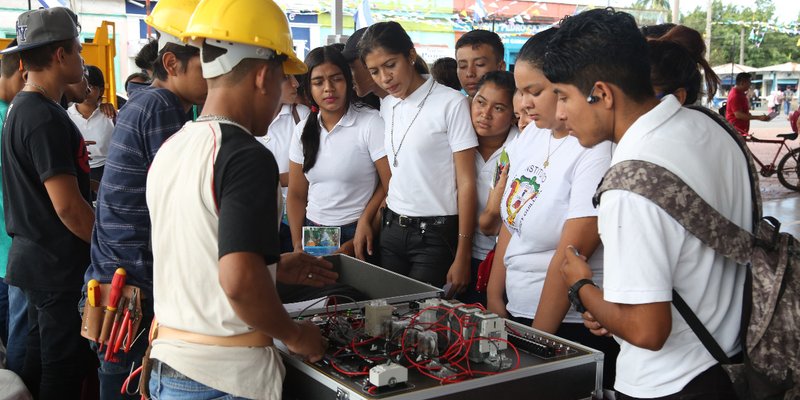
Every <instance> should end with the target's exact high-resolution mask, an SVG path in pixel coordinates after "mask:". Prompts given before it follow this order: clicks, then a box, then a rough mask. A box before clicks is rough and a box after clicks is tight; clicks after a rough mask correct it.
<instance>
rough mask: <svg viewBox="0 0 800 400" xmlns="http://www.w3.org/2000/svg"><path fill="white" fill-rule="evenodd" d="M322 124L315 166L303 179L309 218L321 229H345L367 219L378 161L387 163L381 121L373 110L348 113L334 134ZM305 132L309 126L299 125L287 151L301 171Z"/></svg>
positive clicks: (376, 178) (358, 110)
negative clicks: (367, 208) (360, 218)
mask: <svg viewBox="0 0 800 400" xmlns="http://www.w3.org/2000/svg"><path fill="white" fill-rule="evenodd" d="M318 121H319V120H318ZM321 122H322V121H319V123H320V128H319V129H320V134H319V135H320V138H319V139H320V144H319V152H318V153H317V162H316V164H314V167H313V168H311V170H309V171H308V172H306V173H305V176H306V179H307V180H308V205H307V206H306V218H308V219H309V220H311V221H313V222H315V223H317V224H320V225H327V226H341V225H347V224H349V223H352V222H355V221H358V218H359V217H361V215H362V214H363V213H364V209H365V208H366V206H367V203H369V199H370V198H371V197H372V195H373V193H375V187H376V186H377V184H378V180H379V179H380V178H379V177H378V171H377V169H375V161H377V160H379V159H381V158H383V157H386V150H385V148H384V146H383V120H382V119H381V116H380V114H378V112H377V111H376V110H373V109H371V108H367V107H350V109H349V110H348V111H347V113H345V115H344V116H342V119H340V120H339V122H338V123H337V124H336V126H334V128H333V129H332V130H331V131H330V132H328V130H327V129H325V127H324V126H322V123H321ZM305 126H306V120H303V121H301V122H300V123H299V124H297V128H296V129H295V133H294V139H293V140H292V146H291V149H290V151H289V159H290V160H291V161H292V162H293V163H297V164H300V165H302V164H303V161H304V159H305V158H304V157H303V144H302V143H301V141H300V137H301V136H302V134H303V128H304V127H305Z"/></svg>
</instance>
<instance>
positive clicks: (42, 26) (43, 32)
mask: <svg viewBox="0 0 800 400" xmlns="http://www.w3.org/2000/svg"><path fill="white" fill-rule="evenodd" d="M77 21H78V16H77V15H75V13H74V12H72V10H70V9H69V8H64V7H53V8H40V9H38V10H32V11H26V12H24V13H22V14H20V16H19V18H17V45H16V46H14V47H9V48H7V49H5V50H3V51H0V54H8V53H16V52H18V51H23V50H28V49H34V48H37V47H41V46H44V45H46V44H50V43H54V42H58V41H60V40H67V39H74V38H76V37H78V34H79V32H78V25H77Z"/></svg>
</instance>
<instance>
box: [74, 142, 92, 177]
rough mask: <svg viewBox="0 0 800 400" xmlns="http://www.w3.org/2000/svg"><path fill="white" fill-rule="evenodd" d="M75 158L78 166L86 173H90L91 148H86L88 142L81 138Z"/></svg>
mask: <svg viewBox="0 0 800 400" xmlns="http://www.w3.org/2000/svg"><path fill="white" fill-rule="evenodd" d="M75 160H76V162H77V163H78V166H79V167H81V171H83V172H84V173H87V174H88V173H89V171H90V169H89V150H87V149H86V142H85V141H84V140H83V138H81V142H80V143H79V144H78V154H75Z"/></svg>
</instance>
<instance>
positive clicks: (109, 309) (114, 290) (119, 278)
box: [100, 268, 127, 355]
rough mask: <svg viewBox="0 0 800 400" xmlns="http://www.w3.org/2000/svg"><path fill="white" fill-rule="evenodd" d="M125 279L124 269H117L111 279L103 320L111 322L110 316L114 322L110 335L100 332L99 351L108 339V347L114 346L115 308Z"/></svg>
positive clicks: (116, 317)
mask: <svg viewBox="0 0 800 400" xmlns="http://www.w3.org/2000/svg"><path fill="white" fill-rule="evenodd" d="M126 277H127V273H126V272H125V268H117V270H116V271H115V272H114V278H112V279H111V292H110V293H109V295H108V303H106V317H105V319H106V320H111V319H112V317H111V315H114V317H113V321H114V322H113V325H112V329H111V334H110V335H109V336H105V335H104V333H105V332H102V333H101V335H100V337H101V339H102V340H101V341H100V349H101V350H102V349H103V341H105V339H106V338H107V339H108V344H109V347H111V345H112V344H114V333H115V330H114V328H113V327H114V326H115V325H116V324H117V320H118V316H117V307H118V306H119V301H120V298H121V297H122V288H123V287H125V278H126ZM103 325H106V323H105V321H104V322H103ZM107 350H108V349H107ZM106 355H108V351H106Z"/></svg>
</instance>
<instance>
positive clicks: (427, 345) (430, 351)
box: [417, 331, 439, 357]
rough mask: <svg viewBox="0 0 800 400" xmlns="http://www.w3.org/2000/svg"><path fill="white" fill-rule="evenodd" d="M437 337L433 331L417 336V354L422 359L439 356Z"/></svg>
mask: <svg viewBox="0 0 800 400" xmlns="http://www.w3.org/2000/svg"><path fill="white" fill-rule="evenodd" d="M438 343H439V335H438V334H436V332H434V331H423V332H420V333H418V334H417V353H418V354H419V355H420V356H424V357H436V356H438V355H439V344H438Z"/></svg>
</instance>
